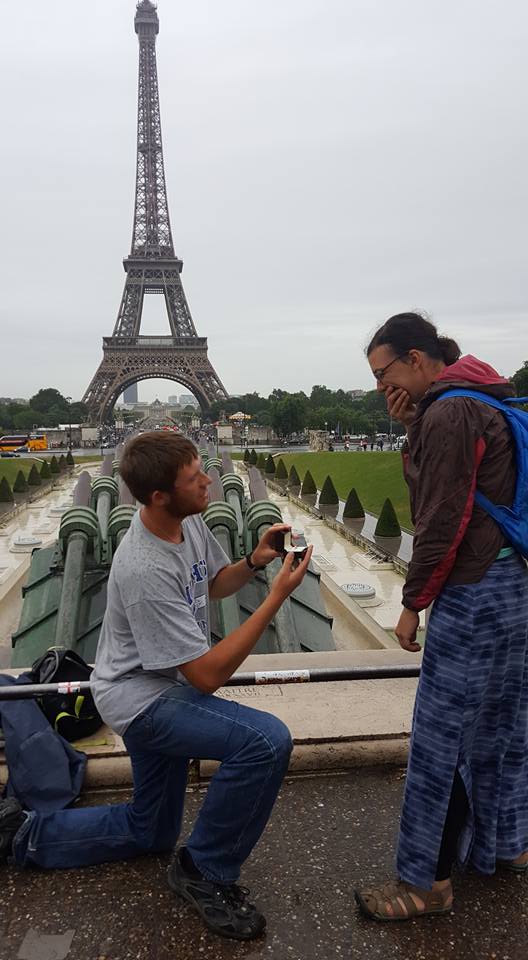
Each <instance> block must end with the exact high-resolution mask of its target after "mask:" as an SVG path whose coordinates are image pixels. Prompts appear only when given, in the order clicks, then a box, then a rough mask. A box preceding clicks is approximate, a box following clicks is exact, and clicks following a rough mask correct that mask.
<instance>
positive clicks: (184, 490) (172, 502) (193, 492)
mask: <svg viewBox="0 0 528 960" xmlns="http://www.w3.org/2000/svg"><path fill="white" fill-rule="evenodd" d="M210 483H211V480H210V478H209V477H208V476H207V474H206V473H204V471H203V470H202V462H201V460H199V459H198V458H196V459H195V460H193V461H192V463H189V464H187V465H186V466H183V467H180V469H179V470H178V475H177V477H176V480H175V481H174V486H173V488H172V490H171V491H170V492H169V493H166V494H164V496H165V504H164V506H165V509H166V511H167V513H170V514H171V516H173V517H189V516H191V515H192V514H193V513H201V512H202V510H205V508H206V507H207V505H208V502H209V499H208V496H207V488H208V486H209V484H210Z"/></svg>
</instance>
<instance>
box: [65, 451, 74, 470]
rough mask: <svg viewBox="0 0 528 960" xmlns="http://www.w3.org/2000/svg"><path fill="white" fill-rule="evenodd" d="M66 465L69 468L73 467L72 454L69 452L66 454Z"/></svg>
mask: <svg viewBox="0 0 528 960" xmlns="http://www.w3.org/2000/svg"><path fill="white" fill-rule="evenodd" d="M66 463H67V464H68V466H69V467H74V466H75V460H74V459H73V454H72V452H71V450H68V453H67V454H66Z"/></svg>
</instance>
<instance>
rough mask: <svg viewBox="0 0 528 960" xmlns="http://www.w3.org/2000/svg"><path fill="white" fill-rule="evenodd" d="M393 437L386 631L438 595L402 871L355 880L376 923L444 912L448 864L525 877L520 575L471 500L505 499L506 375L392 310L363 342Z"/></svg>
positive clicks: (422, 686)
mask: <svg viewBox="0 0 528 960" xmlns="http://www.w3.org/2000/svg"><path fill="white" fill-rule="evenodd" d="M367 356H368V361H369V364H370V367H371V369H372V372H373V373H374V376H375V378H376V380H377V384H378V390H380V391H382V392H383V393H384V394H385V397H386V400H387V408H388V412H389V414H390V416H392V417H393V419H395V420H399V421H400V422H402V423H403V424H404V425H405V427H406V429H407V440H406V442H405V444H404V448H403V461H404V472H405V478H406V480H407V484H408V486H409V491H410V497H411V506H412V515H413V521H414V524H415V536H414V546H413V554H412V558H411V562H410V565H409V570H408V573H407V577H406V582H405V586H404V589H403V610H402V613H401V616H400V619H399V622H398V625H397V627H396V635H397V637H398V640H399V642H400V645H401V647H402V649H404V650H407V651H409V652H410V653H415V652H418V651H419V650H420V646H419V645H418V643H417V642H416V633H417V629H418V625H419V613H420V611H422V610H425V609H426V608H427V607H429V605H430V604H431V603H432V602H433V601H434V606H433V608H432V612H431V616H430V620H429V624H428V628H427V637H426V643H425V649H424V655H423V663H422V669H421V674H420V681H419V685H418V691H417V696H416V703H415V709H414V717H413V725H412V734H411V744H410V752H409V762H408V769H407V777H406V783H405V792H404V800H403V809H402V815H401V823H400V831H399V841H398V853H397V874H398V879H397V880H395V881H393V882H390V883H387V884H385V885H383V884H380V885H379V886H378V887H374V888H372V889H368V890H367V889H365V890H357V891H356V899H357V901H358V903H359V905H360V907H361V909H362V911H363V912H364V913H365V914H366V915H367V916H369V917H371V918H375V919H377V920H383V921H393V920H406V919H408V918H409V917H416V916H423V915H425V914H442V913H446V912H449V911H450V910H451V909H452V905H453V889H452V882H451V875H452V870H453V865H454V863H455V861H456V860H457V859H458V861H459V862H460V863H461V864H462V865H465V864H470V865H471V866H472V867H473V868H474V869H476V870H478V871H479V872H480V873H482V874H485V875H490V874H493V873H494V872H495V870H496V869H497V868H498V867H500V868H501V869H506V870H509V871H512V872H515V873H517V874H521V873H528V679H527V678H528V571H527V569H526V564H525V562H524V560H523V559H522V556H521V555H520V553H519V552H516V550H515V549H514V548H513V547H512V546H511V544H510V543H509V542H508V541H507V540H506V538H505V536H504V534H503V532H502V528H501V527H500V526H499V524H498V523H496V522H495V520H494V519H492V517H491V514H490V513H489V512H488V511H487V510H484V509H482V507H481V506H480V505H479V504H478V503H477V502H476V500H475V496H476V491H478V497H479V498H480V495H484V496H485V497H487V498H488V500H489V501H491V503H492V504H503V505H506V506H509V507H511V505H512V503H513V499H514V496H515V494H516V483H517V471H516V441H515V440H514V439H513V434H512V432H511V431H510V428H509V426H508V423H507V418H506V416H505V413H503V412H501V411H500V410H497V409H494V408H493V406H490V405H489V404H488V403H487V402H486V400H485V399H475V398H473V397H468V396H453V397H445V398H443V394H445V393H446V391H448V390H450V389H454V388H462V389H473V390H477V391H478V392H479V393H480V394H484V396H485V397H488V396H489V397H490V399H491V398H495V399H497V400H503V399H504V398H507V397H511V396H514V395H515V391H514V389H513V386H512V384H511V383H510V382H509V381H508V380H506V379H504V378H503V377H501V376H500V375H499V374H498V373H497V372H496V371H495V370H494V369H493V368H492V367H490V366H489V365H488V364H486V363H484V362H482V361H481V360H478V359H476V358H475V357H473V356H470V355H469V356H464V357H461V356H460V350H459V348H458V346H457V344H456V343H455V341H454V340H451V339H448V338H447V337H442V336H438V333H437V330H436V328H435V327H434V326H433V324H432V323H429V322H428V321H427V320H426V319H424V318H423V317H421V316H420V315H418V314H415V313H406V314H399V315H396V316H394V317H391V318H390V319H389V320H387V322H386V323H385V324H383V326H382V327H381V328H380V329H379V330H378V331H377V332H376V333H375V335H374V337H373V338H372V340H371V342H370V344H369V346H368V348H367Z"/></svg>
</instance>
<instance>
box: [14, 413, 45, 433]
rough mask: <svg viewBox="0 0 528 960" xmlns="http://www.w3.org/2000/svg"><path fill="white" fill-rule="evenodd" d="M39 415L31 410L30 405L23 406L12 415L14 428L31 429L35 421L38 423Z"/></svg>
mask: <svg viewBox="0 0 528 960" xmlns="http://www.w3.org/2000/svg"><path fill="white" fill-rule="evenodd" d="M39 416H40V415H39V413H38V412H37V411H35V410H31V408H30V407H23V409H22V410H20V411H19V413H15V415H14V417H13V426H14V427H15V429H16V430H23V431H24V432H26V431H29V430H32V429H33V427H34V425H35V423H38V421H39Z"/></svg>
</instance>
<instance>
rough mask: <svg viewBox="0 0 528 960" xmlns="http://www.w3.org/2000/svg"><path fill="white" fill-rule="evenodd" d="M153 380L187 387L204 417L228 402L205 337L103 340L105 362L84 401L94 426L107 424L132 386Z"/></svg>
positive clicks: (114, 338)
mask: <svg viewBox="0 0 528 960" xmlns="http://www.w3.org/2000/svg"><path fill="white" fill-rule="evenodd" d="M153 378H163V379H166V380H175V381H176V382H177V383H180V384H182V386H184V387H187V388H188V389H189V390H190V392H191V393H192V394H194V396H195V397H196V399H197V400H198V402H199V404H200V407H201V409H202V412H203V413H205V412H206V411H207V410H208V408H209V407H210V406H211V404H212V403H214V402H215V401H217V400H225V399H226V398H227V391H226V389H225V387H224V385H223V384H222V382H221V380H220V378H219V377H218V375H217V374H216V371H215V370H214V367H213V365H212V363H211V361H210V360H209V358H208V356H207V338H206V337H140V336H138V337H104V338H103V359H102V361H101V363H100V365H99V368H98V370H97V372H96V373H95V376H94V377H93V379H92V382H91V383H90V386H89V387H88V389H87V391H86V393H85V395H84V397H83V402H84V403H85V404H86V405H87V407H88V409H89V412H90V419H91V420H92V422H98V423H102V422H104V421H105V420H107V419H108V418H109V417H110V413H111V412H112V410H113V408H114V406H115V404H116V402H117V399H118V397H119V396H120V395H121V394H122V393H123V391H124V390H125V389H126V388H127V387H129V386H130V385H131V384H132V383H137V382H138V381H139V380H150V379H153Z"/></svg>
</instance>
